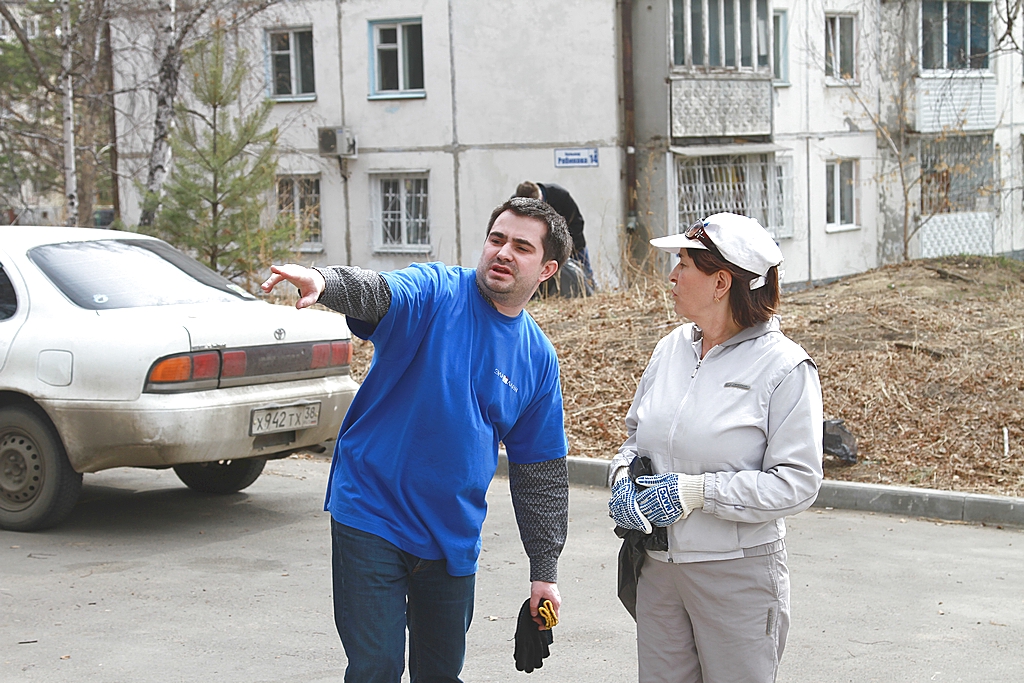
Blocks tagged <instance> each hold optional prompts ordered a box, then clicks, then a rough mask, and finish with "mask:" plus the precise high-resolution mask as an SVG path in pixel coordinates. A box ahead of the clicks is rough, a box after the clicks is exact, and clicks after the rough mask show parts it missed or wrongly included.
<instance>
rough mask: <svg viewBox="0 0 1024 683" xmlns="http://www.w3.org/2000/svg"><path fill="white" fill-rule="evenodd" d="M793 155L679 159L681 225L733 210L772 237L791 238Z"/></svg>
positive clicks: (678, 199) (677, 176)
mask: <svg viewBox="0 0 1024 683" xmlns="http://www.w3.org/2000/svg"><path fill="white" fill-rule="evenodd" d="M792 204H793V171H792V163H791V159H789V158H788V157H776V156H773V155H771V154H751V155H742V156H711V157H678V159H677V161H676V207H677V219H678V225H680V226H689V225H692V224H693V223H694V222H695V221H697V220H700V219H702V218H706V217H708V216H710V215H712V214H715V213H721V212H723V211H729V212H731V213H738V214H742V215H744V216H750V217H751V218H755V219H757V221H758V222H759V223H760V224H761V225H763V226H764V227H765V228H766V229H767V230H768V232H769V233H770V234H771V236H772V237H774V238H775V239H782V238H786V237H792V236H793V217H792V213H793V212H792Z"/></svg>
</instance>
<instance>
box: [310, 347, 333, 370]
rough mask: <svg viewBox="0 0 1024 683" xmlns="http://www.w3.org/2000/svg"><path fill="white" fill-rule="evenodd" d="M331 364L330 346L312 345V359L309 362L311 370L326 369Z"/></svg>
mask: <svg viewBox="0 0 1024 683" xmlns="http://www.w3.org/2000/svg"><path fill="white" fill-rule="evenodd" d="M330 363H331V345H330V344H313V357H312V358H310V360H309V367H310V368H311V369H313V370H315V369H317V368H326V367H327V366H328V365H330Z"/></svg>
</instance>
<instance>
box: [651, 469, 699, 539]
mask: <svg viewBox="0 0 1024 683" xmlns="http://www.w3.org/2000/svg"><path fill="white" fill-rule="evenodd" d="M636 484H637V486H638V487H645V488H643V489H642V490H641V491H640V492H639V493H638V494H636V504H637V507H639V508H640V513H641V514H642V515H643V516H645V517H646V518H647V519H649V520H650V522H651V524H653V525H654V526H669V525H670V524H675V523H676V522H678V521H679V520H680V519H686V517H688V516H689V515H690V513H691V512H693V511H694V510H696V509H697V508H699V507H703V506H704V476H703V475H700V474H697V475H693V474H676V473H674V472H668V473H666V474H654V475H645V476H643V477H637V478H636Z"/></svg>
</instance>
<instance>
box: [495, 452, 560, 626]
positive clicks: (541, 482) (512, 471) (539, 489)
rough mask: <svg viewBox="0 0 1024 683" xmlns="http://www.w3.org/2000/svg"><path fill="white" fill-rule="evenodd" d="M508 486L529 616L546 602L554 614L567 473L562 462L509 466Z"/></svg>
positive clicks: (557, 600) (556, 604) (534, 615)
mask: <svg viewBox="0 0 1024 683" xmlns="http://www.w3.org/2000/svg"><path fill="white" fill-rule="evenodd" d="M508 483H509V490H510V491H511V493H512V506H513V507H514V508H515V511H516V522H517V523H518V525H519V537H520V538H521V539H522V541H523V548H524V549H525V550H526V555H527V556H528V557H529V558H530V582H531V586H530V614H531V615H532V616H533V617H534V621H536V622H537V623H538V624H541V625H542V626H543V620H542V619H541V618H540V617H539V616H538V614H537V606H538V605H539V604H540V602H541V601H542V600H545V599H547V600H550V601H551V604H552V605H553V606H554V608H555V614H556V615H557V614H558V609H559V607H560V605H561V603H562V599H561V596H560V595H559V593H558V584H557V581H558V556H559V555H560V554H561V553H562V547H563V546H564V545H565V537H566V533H567V530H568V525H569V470H568V468H567V466H566V460H565V458H556V459H555V460H546V461H544V462H535V463H527V464H518V463H513V462H509V464H508Z"/></svg>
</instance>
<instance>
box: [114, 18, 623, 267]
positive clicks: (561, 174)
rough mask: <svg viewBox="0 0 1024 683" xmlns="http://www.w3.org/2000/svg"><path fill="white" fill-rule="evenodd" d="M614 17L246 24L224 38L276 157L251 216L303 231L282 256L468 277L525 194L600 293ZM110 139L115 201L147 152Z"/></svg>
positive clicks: (614, 229) (608, 238) (617, 181)
mask: <svg viewBox="0 0 1024 683" xmlns="http://www.w3.org/2000/svg"><path fill="white" fill-rule="evenodd" d="M616 19H617V14H616V4H615V2H614V1H613V0H585V1H584V0H576V1H572V2H557V3H553V2H544V1H541V0H533V1H527V2H522V3H507V2H494V1H492V0H487V1H479V2H461V1H458V0H345V1H341V0H296V1H294V2H284V3H281V4H279V5H276V6H274V7H272V8H271V9H270V10H268V11H266V12H264V13H262V14H260V15H258V16H257V17H256V18H255V19H252V20H250V22H249V23H248V24H247V25H246V27H245V28H244V29H242V30H241V31H239V32H238V35H239V38H238V40H239V42H240V44H241V45H243V46H245V47H246V49H247V53H248V54H249V55H250V58H251V59H252V62H253V79H252V81H253V82H252V83H250V84H249V86H250V88H251V89H252V90H253V96H255V97H260V96H262V97H266V98H270V99H271V100H273V101H274V103H275V104H274V109H273V114H272V123H273V124H274V125H276V126H277V127H278V129H279V131H280V148H281V150H282V155H281V158H280V162H279V177H278V181H277V186H276V189H275V196H274V197H272V198H271V199H270V201H269V202H268V203H269V205H270V207H271V210H272V211H274V210H276V211H281V212H293V213H294V215H295V217H296V218H297V219H298V220H297V222H298V223H299V224H300V225H302V226H303V227H304V231H303V242H304V243H303V244H302V246H301V251H300V254H299V258H300V259H301V260H303V261H305V262H306V263H309V264H316V265H322V264H328V263H335V264H337V263H340V264H354V265H360V266H363V267H367V268H374V269H378V270H388V269H394V268H401V267H404V266H406V265H408V264H409V263H410V262H414V261H443V262H445V263H449V264H462V265H467V266H473V265H475V264H476V261H477V259H478V258H479V255H480V253H481V248H482V245H483V241H484V230H485V228H486V225H487V220H488V218H489V216H490V213H491V210H492V209H493V208H494V207H495V206H497V205H498V204H500V203H502V202H503V201H504V200H505V199H507V198H508V197H510V196H511V195H512V194H514V192H515V188H516V186H517V185H518V184H519V183H520V182H521V181H523V180H534V181H538V182H542V183H551V182H553V183H558V184H560V185H562V186H564V187H565V188H566V189H568V190H569V191H570V192H571V193H572V195H573V197H574V198H575V200H576V202H577V204H578V205H579V206H580V210H581V212H582V214H583V216H584V219H585V222H586V225H585V236H586V240H587V246H588V249H589V252H590V259H591V261H592V263H593V265H594V269H595V271H596V273H597V276H598V278H599V281H601V282H602V283H604V284H606V285H610V284H614V283H615V282H616V281H617V278H618V274H619V271H618V268H619V256H618V255H619V253H620V251H621V250H620V244H619V241H620V232H621V225H622V215H623V208H622V205H623V199H622V198H623V196H624V190H623V185H622V180H621V178H620V173H621V168H622V155H623V152H622V149H621V144H620V134H619V131H620V115H619V73H620V69H619V68H618V64H619V61H618V60H619V42H618V39H617V36H618V34H617V30H616ZM143 52H144V51H143ZM132 72H133V69H123V70H122V78H124V79H125V80H131V78H132ZM122 99H123V102H124V110H125V111H126V112H127V114H126V117H125V118H126V119H127V118H129V117H131V116H134V117H136V118H140V117H141V118H145V117H144V116H143V115H142V114H141V113H142V112H143V111H144V109H145V108H146V107H147V106H150V105H149V104H147V103H146V102H143V101H135V102H133V103H132V104H131V106H128V99H127V98H126V97H125V98H122ZM121 129H122V130H125V131H128V130H129V129H130V126H128V125H124V126H122V127H121ZM125 140H126V141H127V143H126V144H128V145H129V146H130V147H132V148H133V149H134V150H135V152H136V153H135V154H134V155H132V154H130V153H125V152H124V151H123V152H122V154H121V158H122V159H123V160H125V161H123V162H122V163H123V165H124V166H123V169H122V170H123V172H124V174H125V178H126V182H125V189H126V190H127V191H129V192H131V191H132V190H133V189H134V186H133V181H132V180H131V179H133V178H134V179H144V177H145V161H146V159H145V153H144V152H145V151H146V149H147V148H146V145H147V139H146V137H145V133H144V131H142V135H140V136H139V137H137V138H135V139H132V138H131V137H130V135H129V134H128V133H125ZM136 197H137V194H136ZM125 214H126V216H127V217H128V222H129V223H130V222H131V221H132V218H133V217H137V216H138V215H139V209H138V203H137V199H135V200H134V204H133V205H129V206H126V207H125Z"/></svg>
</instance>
